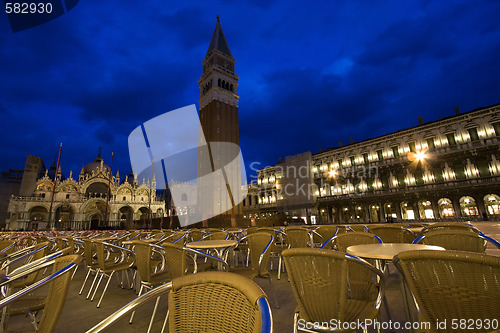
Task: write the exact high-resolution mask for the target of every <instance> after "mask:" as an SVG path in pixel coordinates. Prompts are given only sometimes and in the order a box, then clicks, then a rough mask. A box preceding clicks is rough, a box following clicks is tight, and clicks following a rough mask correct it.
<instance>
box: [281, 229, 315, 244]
mask: <svg viewBox="0 0 500 333" xmlns="http://www.w3.org/2000/svg"><path fill="white" fill-rule="evenodd" d="M285 234H286V244H287V245H288V247H289V248H296V247H308V246H309V241H310V237H309V230H307V229H305V228H294V227H291V228H286V229H285Z"/></svg>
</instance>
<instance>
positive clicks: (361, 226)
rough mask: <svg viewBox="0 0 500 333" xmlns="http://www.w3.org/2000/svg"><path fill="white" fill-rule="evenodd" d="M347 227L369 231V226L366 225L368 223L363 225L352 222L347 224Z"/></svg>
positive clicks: (353, 229)
mask: <svg viewBox="0 0 500 333" xmlns="http://www.w3.org/2000/svg"><path fill="white" fill-rule="evenodd" d="M346 228H347V229H348V230H349V231H357V232H368V228H367V227H366V225H362V224H351V225H348V226H346Z"/></svg>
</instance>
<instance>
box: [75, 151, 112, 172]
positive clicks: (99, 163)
mask: <svg viewBox="0 0 500 333" xmlns="http://www.w3.org/2000/svg"><path fill="white" fill-rule="evenodd" d="M101 170H103V171H105V172H109V171H110V168H109V166H108V165H107V164H104V160H103V159H102V157H101V152H100V151H99V154H98V155H97V157H96V158H95V160H94V161H92V162H90V163H89V164H87V165H85V166H84V167H83V168H82V172H81V173H82V174H84V175H92V172H94V173H95V174H97V173H98V172H100V171H101Z"/></svg>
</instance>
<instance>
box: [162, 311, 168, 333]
mask: <svg viewBox="0 0 500 333" xmlns="http://www.w3.org/2000/svg"><path fill="white" fill-rule="evenodd" d="M169 313H170V312H169V310H168V309H167V314H166V315H165V320H163V326H162V328H161V333H163V332H165V327H167V322H168V314H169Z"/></svg>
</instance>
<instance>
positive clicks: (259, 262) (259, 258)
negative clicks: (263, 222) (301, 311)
mask: <svg viewBox="0 0 500 333" xmlns="http://www.w3.org/2000/svg"><path fill="white" fill-rule="evenodd" d="M246 237H247V239H248V246H249V250H250V267H238V268H235V269H234V270H232V272H233V273H236V274H239V275H243V276H245V277H247V278H249V279H251V280H254V279H256V278H258V277H263V278H267V279H268V280H269V285H270V287H271V291H272V293H273V297H274V302H275V304H276V308H277V309H278V308H279V305H278V299H277V298H276V292H275V291H274V286H273V281H272V278H271V273H269V271H268V270H267V265H268V263H269V256H270V254H271V253H270V251H271V245H272V244H273V241H274V236H273V235H270V234H268V233H265V232H257V233H254V234H251V235H248V236H246Z"/></svg>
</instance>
